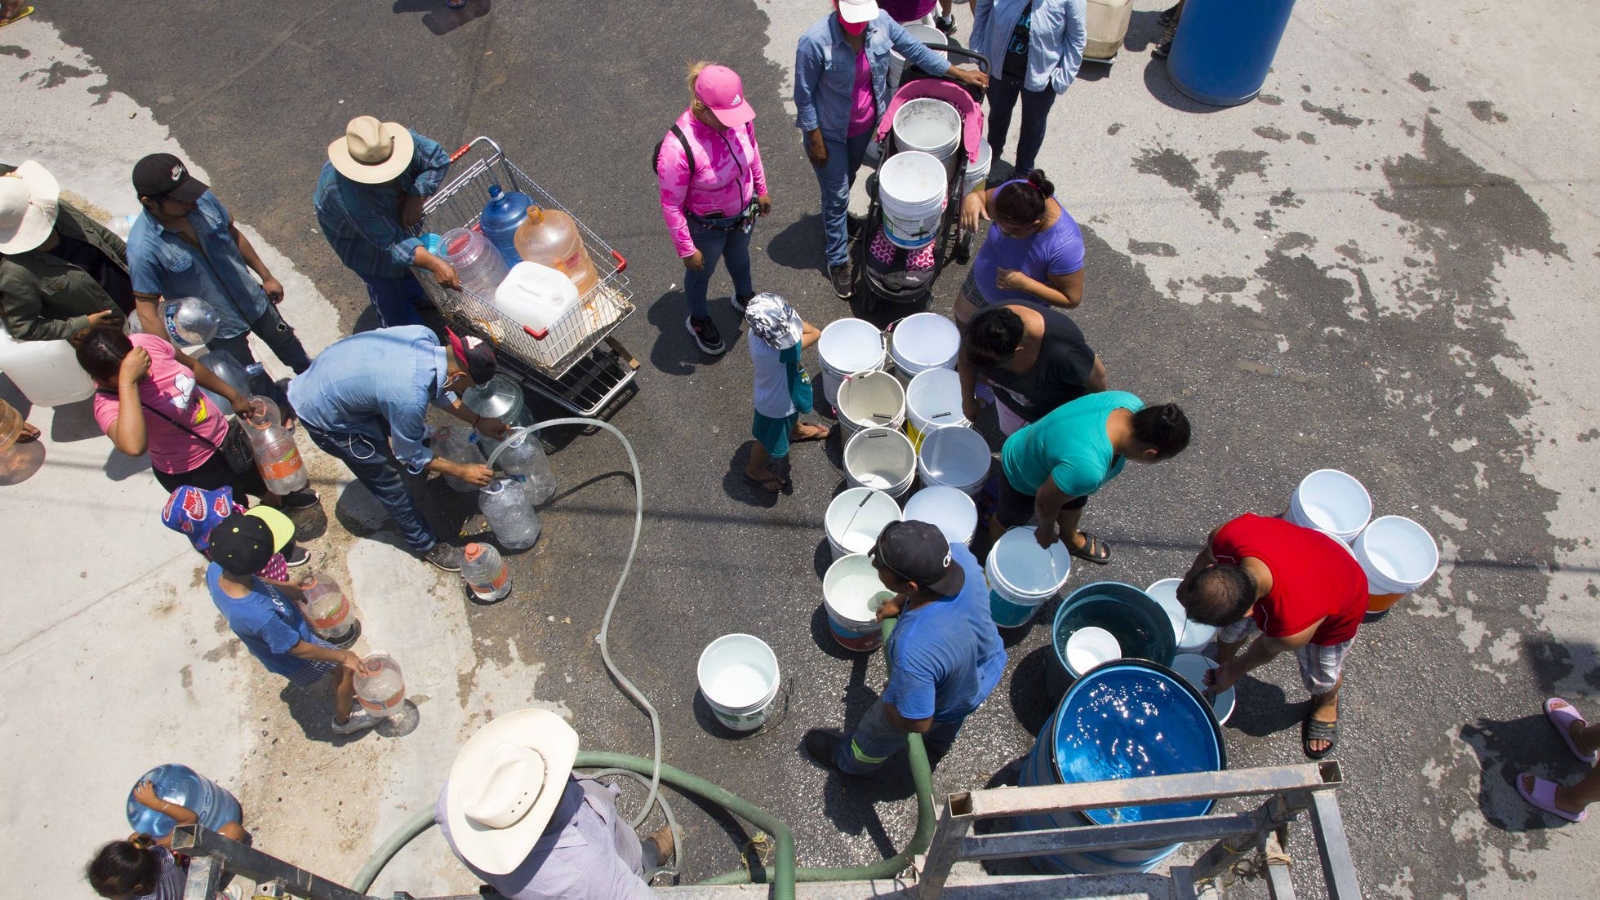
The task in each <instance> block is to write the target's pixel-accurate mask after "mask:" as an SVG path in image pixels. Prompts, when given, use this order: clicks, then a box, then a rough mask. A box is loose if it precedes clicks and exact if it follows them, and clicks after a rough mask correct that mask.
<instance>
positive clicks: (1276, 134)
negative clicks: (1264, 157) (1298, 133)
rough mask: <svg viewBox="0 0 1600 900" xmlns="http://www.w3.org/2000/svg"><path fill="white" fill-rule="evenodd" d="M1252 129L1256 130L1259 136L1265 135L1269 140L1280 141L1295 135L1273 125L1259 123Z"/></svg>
mask: <svg viewBox="0 0 1600 900" xmlns="http://www.w3.org/2000/svg"><path fill="white" fill-rule="evenodd" d="M1252 130H1253V131H1255V133H1256V136H1257V137H1263V138H1266V139H1267V140H1269V141H1278V142H1280V143H1282V142H1283V141H1287V140H1288V139H1289V138H1291V137H1293V135H1291V134H1289V132H1287V131H1282V130H1279V129H1277V128H1273V127H1272V126H1271V125H1258V126H1256V127H1255V128H1254V129H1252Z"/></svg>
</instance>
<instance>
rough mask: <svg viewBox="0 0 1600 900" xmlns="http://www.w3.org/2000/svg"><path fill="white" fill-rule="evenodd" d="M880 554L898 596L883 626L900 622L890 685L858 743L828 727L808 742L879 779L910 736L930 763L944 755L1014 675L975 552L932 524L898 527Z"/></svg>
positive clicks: (892, 646)
mask: <svg viewBox="0 0 1600 900" xmlns="http://www.w3.org/2000/svg"><path fill="white" fill-rule="evenodd" d="M870 555H871V558H872V566H873V568H874V569H876V570H877V572H878V579H879V580H880V581H882V582H883V585H884V587H886V588H888V589H889V590H891V591H894V592H895V597H894V598H893V599H892V600H889V601H888V602H886V603H884V605H883V607H882V608H881V609H879V610H878V618H879V620H880V621H881V620H883V619H884V618H886V617H888V616H896V615H897V616H899V617H900V622H899V624H898V625H897V626H896V627H895V630H894V633H893V634H892V635H891V636H890V637H889V641H888V643H887V644H885V645H884V652H885V653H886V654H888V663H889V683H888V684H887V685H886V686H885V687H884V689H883V695H882V696H881V697H879V698H878V701H877V702H876V703H874V704H872V708H871V709H869V710H867V714H866V715H865V716H863V717H862V719H861V722H860V723H859V724H857V725H856V730H855V733H854V734H851V735H850V736H849V737H848V738H845V737H840V736H839V735H838V734H837V733H835V732H832V731H827V730H824V729H821V728H813V729H812V730H810V731H808V732H806V736H805V750H806V753H807V754H808V755H810V757H811V758H812V760H813V761H815V762H816V763H817V764H818V765H821V766H822V767H823V768H827V769H833V770H834V771H836V772H839V773H840V774H843V775H866V774H868V773H870V772H873V771H875V770H876V769H877V768H878V767H879V766H881V765H883V764H884V762H885V761H887V760H888V759H889V757H891V756H893V755H894V754H895V753H897V752H899V751H900V749H901V748H903V747H904V746H905V742H906V735H907V734H910V733H916V734H920V735H922V739H923V741H924V743H925V745H926V747H927V750H928V755H929V757H931V758H934V759H937V758H939V757H940V756H942V755H944V753H945V752H946V751H947V750H949V749H950V745H951V744H953V743H955V739H956V735H957V734H958V733H959V732H960V731H961V724H962V723H963V722H965V721H966V718H967V716H969V715H971V714H972V712H973V711H974V710H976V709H977V708H978V706H979V705H981V704H982V703H983V701H984V699H985V698H987V697H988V696H989V692H990V691H992V690H994V686H995V685H996V684H999V683H1000V676H1002V675H1004V674H1005V669H1006V650H1005V646H1004V645H1003V644H1001V642H1000V632H999V630H998V629H996V628H995V624H994V619H993V618H992V617H991V616H990V614H989V585H988V582H987V581H985V580H984V577H983V567H982V566H980V565H979V564H978V560H977V559H976V558H974V557H973V555H972V552H971V551H970V550H968V549H967V548H966V547H964V546H962V545H959V544H957V545H954V546H952V545H951V544H950V542H949V541H947V540H946V539H945V537H944V535H943V534H942V533H941V532H940V531H939V529H938V528H936V527H934V526H933V525H929V524H928V523H926V522H891V523H889V525H888V527H886V528H884V529H883V533H882V534H880V535H879V536H878V542H877V544H876V546H874V547H873V548H872V553H871V554H870Z"/></svg>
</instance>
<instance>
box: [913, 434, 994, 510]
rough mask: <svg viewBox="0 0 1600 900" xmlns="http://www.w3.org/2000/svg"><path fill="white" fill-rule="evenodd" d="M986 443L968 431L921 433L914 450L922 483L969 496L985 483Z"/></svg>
mask: <svg viewBox="0 0 1600 900" xmlns="http://www.w3.org/2000/svg"><path fill="white" fill-rule="evenodd" d="M993 462H994V458H993V457H992V456H990V455H989V442H988V441H987V440H985V439H984V437H983V435H981V434H979V433H978V432H976V431H973V430H972V429H971V428H934V429H932V430H930V431H927V432H924V433H923V436H922V446H921V448H919V449H918V450H917V472H918V473H919V474H921V475H922V483H923V484H926V485H929V486H933V485H945V486H946V487H953V488H955V489H956V490H958V491H960V492H961V493H963V494H966V495H968V496H972V495H974V494H977V493H978V492H979V491H981V490H983V483H984V482H985V481H987V480H989V467H990V465H991V464H992V463H993Z"/></svg>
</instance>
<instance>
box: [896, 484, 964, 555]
mask: <svg viewBox="0 0 1600 900" xmlns="http://www.w3.org/2000/svg"><path fill="white" fill-rule="evenodd" d="M905 519H906V521H907V522H927V523H928V524H929V525H932V526H934V527H936V528H938V529H939V533H940V534H942V535H944V539H945V540H947V541H949V542H950V543H951V545H952V546H953V545H955V544H967V543H969V542H971V541H972V533H973V532H974V531H976V530H977V528H978V507H977V506H976V505H975V504H973V502H972V498H971V497H969V496H967V495H966V494H964V493H962V492H961V491H959V490H957V489H955V488H953V487H946V486H944V485H942V484H940V485H934V486H933V487H925V488H923V489H922V490H920V491H917V492H916V493H915V494H912V495H911V499H910V500H907V501H906V514H905Z"/></svg>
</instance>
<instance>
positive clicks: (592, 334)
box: [412, 137, 639, 416]
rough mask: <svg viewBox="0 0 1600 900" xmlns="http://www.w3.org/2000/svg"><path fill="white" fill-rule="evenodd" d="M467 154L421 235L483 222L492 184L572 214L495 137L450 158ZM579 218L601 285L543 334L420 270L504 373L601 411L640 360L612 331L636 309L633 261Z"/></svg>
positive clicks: (455, 324)
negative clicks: (485, 344) (630, 284)
mask: <svg viewBox="0 0 1600 900" xmlns="http://www.w3.org/2000/svg"><path fill="white" fill-rule="evenodd" d="M463 159H468V160H469V161H468V163H467V165H466V166H465V168H462V169H460V170H458V174H456V175H455V176H454V177H452V178H451V179H450V180H449V182H448V183H446V184H445V186H444V187H442V188H440V189H439V192H438V193H436V194H434V195H433V196H432V197H429V198H428V202H427V204H426V205H425V206H424V207H423V217H422V222H421V223H420V224H419V225H418V227H417V228H416V229H414V233H416V234H418V235H421V234H424V233H426V232H430V231H431V232H433V233H435V234H444V233H445V232H446V231H448V230H450V229H452V228H473V227H475V226H476V225H477V224H478V217H479V215H480V214H481V213H482V212H483V205H484V204H485V203H487V202H488V200H489V186H490V185H492V184H498V185H500V186H501V187H502V188H504V189H505V190H507V191H522V192H524V193H526V194H528V195H529V196H531V197H532V198H533V200H534V203H536V204H537V205H539V206H542V207H545V208H546V209H560V210H562V211H564V212H567V213H568V214H569V215H570V214H571V210H568V209H567V208H566V207H565V206H562V205H561V203H560V202H559V201H557V200H556V199H555V198H554V197H552V196H550V194H549V193H548V192H546V191H545V189H544V188H542V187H540V186H539V185H538V184H537V183H536V182H535V181H534V180H533V179H532V178H529V177H528V176H527V174H526V173H524V172H523V171H522V170H521V169H519V168H517V167H516V166H515V165H514V164H513V163H512V162H511V160H509V159H507V158H506V155H505V152H504V151H502V150H501V149H500V145H499V144H497V143H495V142H494V141H492V140H490V139H489V138H487V137H476V138H473V139H472V141H471V142H470V143H468V144H466V145H465V146H463V147H462V148H461V149H459V150H457V151H456V152H455V153H453V154H451V155H450V162H451V164H452V165H454V164H456V163H458V162H460V161H461V160H463ZM572 218H573V220H574V221H577V222H578V228H579V230H580V231H581V233H582V235H583V243H584V246H585V247H586V248H587V249H588V252H589V258H590V259H591V260H593V261H594V267H595V272H596V273H597V274H598V275H599V276H600V283H599V284H598V285H596V286H595V287H593V288H591V289H590V290H589V292H588V293H586V294H584V295H583V297H582V298H581V301H580V302H579V304H578V305H577V306H576V307H574V308H573V309H572V310H571V311H570V312H568V313H567V314H565V315H563V316H562V317H561V318H560V319H558V320H556V322H555V323H554V324H552V325H551V326H550V327H549V329H547V330H546V331H545V332H544V333H543V334H536V333H535V332H533V331H531V330H529V329H528V328H525V327H523V326H522V325H521V324H519V323H518V322H516V321H515V320H513V319H511V318H509V317H508V316H506V315H505V314H503V313H501V312H500V310H499V309H497V308H496V307H495V305H494V302H493V298H490V297H480V296H478V295H476V294H474V293H472V292H471V291H447V290H445V289H444V288H442V287H440V286H439V283H438V282H437V281H435V280H434V279H433V275H432V273H429V272H426V271H423V270H421V269H412V271H413V272H415V273H416V275H417V279H418V280H419V281H421V282H422V287H423V289H424V290H425V291H427V293H428V296H429V297H430V298H432V300H433V302H434V304H435V305H436V306H438V307H439V311H440V312H441V313H442V314H443V315H444V318H445V320H446V321H447V322H449V323H450V327H452V328H455V329H457V330H458V331H465V332H469V333H471V334H476V335H478V336H479V337H481V338H483V339H484V340H486V341H488V342H489V343H491V344H493V345H494V346H495V353H496V355H497V356H498V357H499V360H500V367H501V369H502V370H504V371H506V372H508V373H509V374H511V375H512V376H514V377H515V378H517V380H518V381H520V382H522V384H523V385H524V386H525V387H527V388H530V389H532V390H533V391H535V392H536V393H538V394H540V395H542V396H544V397H547V398H549V399H550V400H553V401H555V402H556V403H559V404H561V405H562V406H564V407H566V408H567V409H570V410H572V411H573V412H575V413H577V414H578V415H581V416H597V415H599V414H600V413H601V412H602V411H605V410H607V408H608V407H611V406H612V405H613V404H614V403H615V402H616V401H617V400H618V398H619V397H620V395H621V394H622V392H623V390H624V389H625V388H627V387H628V385H629V384H630V383H631V382H632V381H633V378H634V375H636V374H637V372H638V368H639V361H638V360H637V359H635V358H634V357H633V354H631V353H629V352H628V350H627V348H625V347H623V346H622V344H621V343H620V342H618V341H617V339H616V338H614V337H612V336H611V331H612V329H614V328H616V327H617V326H618V325H619V324H621V323H622V320H623V319H626V318H627V317H628V316H630V315H632V314H633V310H634V306H633V294H632V292H630V291H629V290H628V278H627V276H626V275H625V274H624V273H625V272H626V271H627V269H628V261H627V259H625V258H624V257H623V256H622V254H620V253H618V252H617V251H615V250H613V249H611V247H610V245H608V244H607V243H606V242H605V241H602V240H601V239H600V237H599V236H598V235H596V234H595V233H594V232H593V231H590V230H589V228H588V226H586V225H584V224H583V222H581V221H579V220H578V217H577V216H573V217H572Z"/></svg>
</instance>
